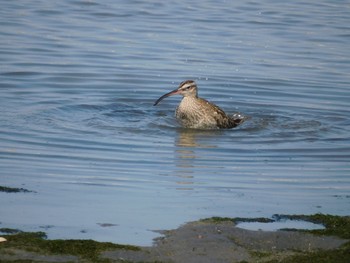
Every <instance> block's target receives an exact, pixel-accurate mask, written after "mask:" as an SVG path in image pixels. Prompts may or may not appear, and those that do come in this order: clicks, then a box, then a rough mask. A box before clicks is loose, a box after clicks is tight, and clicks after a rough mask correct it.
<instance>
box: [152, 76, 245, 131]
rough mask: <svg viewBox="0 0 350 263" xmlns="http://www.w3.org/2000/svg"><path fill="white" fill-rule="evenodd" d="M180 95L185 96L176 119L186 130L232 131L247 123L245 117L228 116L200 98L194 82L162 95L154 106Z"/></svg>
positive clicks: (177, 111) (178, 108) (184, 82)
mask: <svg viewBox="0 0 350 263" xmlns="http://www.w3.org/2000/svg"><path fill="white" fill-rule="evenodd" d="M176 94H180V95H182V96H183V98H182V100H181V102H180V104H179V106H178V107H177V108H176V111H175V117H176V119H177V121H178V122H179V123H180V124H181V126H182V127H184V128H194V129H231V128H234V127H237V126H238V125H240V124H242V123H243V122H244V121H245V119H246V118H245V116H243V115H241V114H235V115H233V116H228V115H227V114H226V113H225V112H224V111H223V110H222V109H221V108H220V107H218V106H216V105H215V104H213V103H211V102H209V101H207V100H205V99H202V98H199V97H198V87H197V84H196V82H195V81H194V80H185V81H183V82H181V83H180V85H179V86H178V88H177V89H175V90H173V91H170V92H168V93H166V94H164V95H162V96H161V97H160V98H159V99H158V100H156V102H155V103H154V104H153V106H156V105H157V104H158V103H159V102H160V101H162V100H163V99H165V98H166V97H169V96H172V95H176Z"/></svg>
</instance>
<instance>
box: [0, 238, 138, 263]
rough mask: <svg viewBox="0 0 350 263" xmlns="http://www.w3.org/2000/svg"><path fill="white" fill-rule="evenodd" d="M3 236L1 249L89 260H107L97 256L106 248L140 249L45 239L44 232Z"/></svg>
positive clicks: (99, 243) (88, 241)
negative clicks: (4, 240)
mask: <svg viewBox="0 0 350 263" xmlns="http://www.w3.org/2000/svg"><path fill="white" fill-rule="evenodd" d="M4 237H5V238H6V239H7V241H8V242H5V243H4V244H3V245H2V246H1V249H6V248H11V249H21V250H25V251H28V252H34V253H40V254H49V255H51V254H52V255H56V254H58V255H73V256H78V257H80V258H82V259H85V260H88V261H90V262H108V261H106V260H102V259H100V258H99V255H100V253H101V252H102V251H106V250H111V249H124V250H132V251H138V250H140V248H139V247H136V246H131V245H119V244H114V243H110V242H97V241H94V240H74V239H70V240H60V239H57V240H47V239H46V238H47V236H46V234H45V233H44V232H21V233H16V234H13V235H7V236H4ZM0 252H1V250H0Z"/></svg>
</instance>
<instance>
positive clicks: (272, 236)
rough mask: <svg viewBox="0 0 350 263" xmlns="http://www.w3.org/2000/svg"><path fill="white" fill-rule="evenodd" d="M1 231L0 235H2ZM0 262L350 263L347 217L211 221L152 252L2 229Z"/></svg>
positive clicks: (167, 236) (169, 234)
mask: <svg viewBox="0 0 350 263" xmlns="http://www.w3.org/2000/svg"><path fill="white" fill-rule="evenodd" d="M284 218H287V219H293V220H305V221H311V222H315V223H319V224H323V225H324V226H325V229H322V230H301V231H299V230H289V231H274V232H273V231H251V230H245V229H240V228H237V227H235V225H236V223H237V222H242V221H244V220H248V221H249V222H271V220H272V221H274V220H279V219H284ZM0 231H1V229H0ZM4 232H6V235H3V236H4V237H5V238H6V239H7V240H8V241H7V242H3V243H1V245H0V262H49V261H50V262H97V263H98V262H106V263H107V262H203V263H205V262H208V263H210V262H217V261H220V262H230V263H231V262H241V263H242V262H267V263H277V262H282V263H292V262H301V263H303V262H305V263H306V262H308V263H309V262H317V263H319V262H324V263H348V262H350V242H349V240H350V217H348V216H332V215H323V214H315V215H275V216H273V217H272V219H269V218H266V219H265V218H255V219H254V218H250V219H249V218H247V219H244V218H220V217H214V218H209V219H204V220H200V221H196V222H191V223H187V224H185V225H183V226H181V227H179V228H178V229H175V230H167V231H162V232H161V233H162V234H163V235H164V237H160V238H158V239H156V240H155V244H154V246H152V247H137V246H130V245H118V244H113V243H109V242H96V241H93V240H48V239H47V238H46V234H45V233H44V232H34V233H30V232H20V231H19V230H12V229H8V228H3V229H2V233H4Z"/></svg>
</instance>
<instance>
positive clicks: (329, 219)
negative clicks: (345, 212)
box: [274, 214, 350, 239]
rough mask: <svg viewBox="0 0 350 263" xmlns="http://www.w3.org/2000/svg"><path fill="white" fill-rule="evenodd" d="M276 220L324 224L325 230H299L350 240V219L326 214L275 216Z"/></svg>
mask: <svg viewBox="0 0 350 263" xmlns="http://www.w3.org/2000/svg"><path fill="white" fill-rule="evenodd" d="M274 218H275V219H276V220H281V219H290V220H304V221H308V222H312V223H315V224H322V225H324V226H325V229H315V230H298V231H303V232H308V233H312V234H318V235H327V236H337V237H340V238H345V239H350V217H349V216H334V215H326V214H314V215H274Z"/></svg>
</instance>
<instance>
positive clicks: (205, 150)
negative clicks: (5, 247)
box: [0, 0, 350, 245]
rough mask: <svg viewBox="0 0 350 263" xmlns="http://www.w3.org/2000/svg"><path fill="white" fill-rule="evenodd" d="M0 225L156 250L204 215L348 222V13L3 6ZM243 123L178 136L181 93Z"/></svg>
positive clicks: (209, 5)
mask: <svg viewBox="0 0 350 263" xmlns="http://www.w3.org/2000/svg"><path fill="white" fill-rule="evenodd" d="M0 12H1V16H0V32H1V40H0V58H1V68H0V91H1V96H0V110H1V115H0V185H2V186H8V187H19V188H25V189H28V190H31V191H33V192H30V193H0V222H1V224H0V228H1V227H11V228H20V229H22V230H27V231H46V232H47V233H48V235H49V237H50V238H92V239H95V240H103V241H113V242H119V243H131V244H142V245H145V244H150V243H151V242H152V238H153V237H155V236H157V234H156V233H154V232H152V231H151V230H156V229H171V228H176V227H177V226H179V225H180V224H183V223H185V222H187V221H190V220H197V219H200V218H204V217H210V216H231V217H235V216H240V217H255V216H259V217H260V216H266V217H270V216H271V215H272V214H275V213H287V214H309V213H318V212H320V213H330V214H337V215H347V214H349V211H350V121H349V117H350V109H349V105H350V104H349V102H350V90H349V89H350V74H349V72H350V49H349V40H350V26H349V25H350V16H349V14H350V4H349V2H348V1H317V3H316V2H315V3H307V2H304V1H288V3H285V2H276V1H272V0H264V1H238V2H237V1H192V2H187V1H112V0H110V1H108V0H104V1H93V0H91V1H88V0H86V1H68V0H63V1H29V2H28V1H4V2H3V3H2V6H1V11H0ZM185 79H194V80H196V81H197V84H198V86H199V95H200V96H201V97H204V98H206V99H208V100H210V101H212V102H215V103H216V104H217V105H219V106H220V107H222V108H223V109H224V110H225V111H226V112H228V113H234V112H241V113H243V114H244V115H246V116H249V117H250V119H249V120H248V121H246V122H245V123H244V124H243V125H242V126H240V127H238V128H236V129H233V130H221V131H201V130H189V129H182V128H181V127H179V126H178V124H177V123H176V121H175V119H174V116H173V115H174V110H175V107H176V105H177V104H178V103H179V101H180V97H170V98H167V99H166V100H164V101H162V103H161V104H160V105H158V106H157V107H153V106H152V104H153V103H154V101H155V100H156V99H157V98H158V97H160V96H161V95H162V94H164V93H166V92H168V91H170V90H172V89H174V88H176V87H177V85H178V84H179V83H180V82H181V81H183V80H185Z"/></svg>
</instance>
